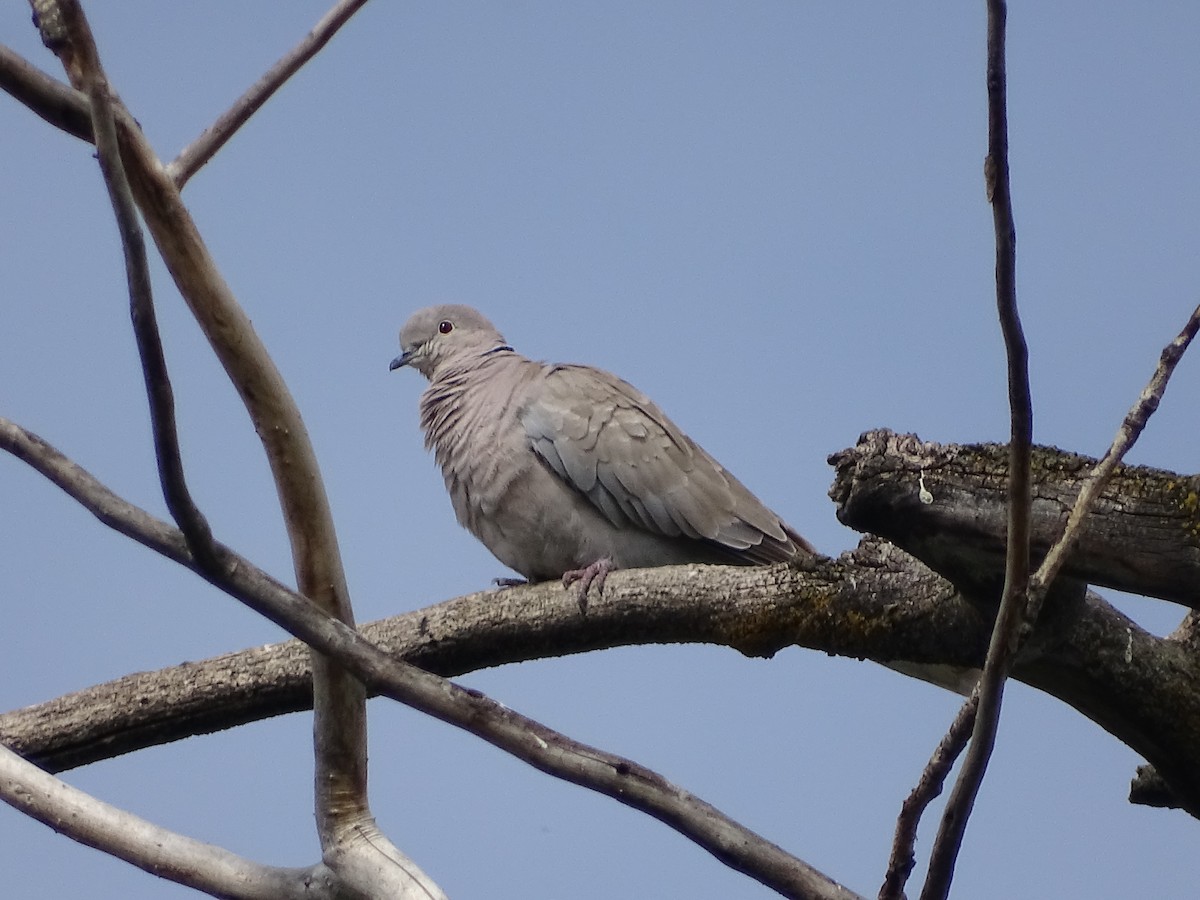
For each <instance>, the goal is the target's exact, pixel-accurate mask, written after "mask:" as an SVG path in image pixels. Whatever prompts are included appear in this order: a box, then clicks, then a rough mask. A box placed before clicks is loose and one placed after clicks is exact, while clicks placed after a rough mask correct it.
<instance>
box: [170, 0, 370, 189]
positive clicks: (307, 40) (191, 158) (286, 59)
mask: <svg viewBox="0 0 1200 900" xmlns="http://www.w3.org/2000/svg"><path fill="white" fill-rule="evenodd" d="M366 2H367V0H340V2H339V3H337V4H336V5H335V6H334V7H333V8H332V9H331V10H329V12H327V13H326V14H325V15H324V16H322V17H321V21H319V22H317V24H316V25H315V26H313V29H312V30H311V31H310V32H309V33H308V34H307V35H306V36H305V37H304V40H302V41H301V42H300V43H299V44H297V45H296V46H295V47H293V48H292V49H291V50H290V51H288V53H287V54H286V55H284V56H283V57H282V58H281V59H280V60H279V61H278V62H277V63H275V65H273V66H272V67H271V68H270V69H269V70H267V72H266V73H265V74H264V75H263V76H262V77H261V78H259V79H258V81H256V82H254V84H252V85H251V86H250V88H249V89H248V90H247V91H246V93H244V94H242V96H241V97H239V98H238V99H237V102H236V103H234V104H233V106H231V107H230V108H229V109H228V110H226V111H225V112H224V113H222V114H221V115H220V117H218V118H217V120H216V121H215V122H213V124H212V125H210V126H209V127H208V128H206V129H204V131H203V132H202V133H201V135H200V136H199V137H198V138H196V140H194V141H192V143H190V144H188V146H187V147H185V148H184V149H183V151H182V152H181V153H180V154H179V155H178V156H177V157H175V159H173V160H172V161H171V162H170V163H169V164H168V165H167V175H168V177H169V178H170V179H171V180H172V181H174V182H175V186H176V187H177V188H179V189H180V190H182V189H183V186H184V185H185V184H187V182H188V179H190V178H191V177H192V176H193V175H195V174H196V172H198V171H199V170H200V168H201V166H203V165H204V164H205V163H206V162H208V161H209V160H210V159H212V158H213V156H215V155H216V154H217V152H218V151H219V150H220V149H221V148H222V147H224V146H225V144H226V142H227V141H228V140H229V139H230V138H231V137H233V135H234V134H235V133H236V132H237V130H238V129H239V128H241V127H242V125H244V124H245V123H246V121H247V120H248V119H249V118H250V117H251V116H252V115H254V114H255V113H256V112H258V110H259V109H260V108H261V107H262V105H263V104H264V103H266V102H267V101H268V100H269V99H271V96H272V95H273V94H274V93H275V92H276V91H277V90H279V89H280V88H281V87H283V84H284V82H286V81H287V80H288V79H289V78H291V77H292V76H293V75H295V74H296V72H298V71H299V70H300V67H301V66H303V65H304V64H305V63H306V62H308V61H309V60H310V59H312V58H313V57H314V56H316V55H317V53H319V52H320V50H321V48H322V47H324V46H325V45H326V44H327V43H329V40H330V38H332V37H333V36H334V35H335V34H336V33H337V31H338V29H340V28H341V27H342V26H343V25H345V24H346V22H347V21H349V19H350V17H351V16H352V15H354V14H355V13H356V12H358V10H359V9H361V8H362V7H363V5H365V4H366Z"/></svg>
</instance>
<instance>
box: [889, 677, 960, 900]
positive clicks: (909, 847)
mask: <svg viewBox="0 0 1200 900" xmlns="http://www.w3.org/2000/svg"><path fill="white" fill-rule="evenodd" d="M978 702H979V697H978V695H977V694H972V695H971V697H970V698H969V699H968V700H967V702H966V703H964V704H963V705H962V706H961V707H959V710H958V715H957V716H955V717H954V721H953V722H952V723H951V724H950V728H949V730H948V731H947V732H946V734H945V736H943V737H942V740H941V742H940V743H939V744H938V745H937V749H936V750H934V751H933V756H932V758H931V759H930V760H929V763H928V765H926V766H925V770H924V771H923V772H922V773H921V779H920V781H918V782H917V785H916V787H914V788H913V789H912V792H911V793H910V794H909V795H908V797H907V798H906V799H905V801H904V804H903V805H902V806H901V808H900V815H899V816H898V817H897V818H896V833H895V836H894V837H893V838H892V852H891V855H890V856H889V858H888V865H887V871H886V873H885V874H884V878H883V886H882V887H880V889H879V900H903V898H904V885H905V883H907V881H908V877H909V875H911V874H912V870H913V867H914V866H915V865H916V864H917V859H916V855H915V853H914V849H915V847H916V844H917V826H918V825H919V824H920V823H921V816H922V815H923V814H924V812H925V810H926V809H927V808H928V806H929V804H930V803H932V802H933V801H934V800H936V799H937V797H938V796H939V795H940V794H941V793H942V788H943V786H944V785H945V783H946V778H947V777H949V775H950V770H951V769H952V768H954V763H955V760H957V759H958V756H959V754H960V753H962V751H963V748H964V747H966V745H967V741H968V740H970V738H971V726H972V725H973V724H974V722H975V710H976V708H977V706H978Z"/></svg>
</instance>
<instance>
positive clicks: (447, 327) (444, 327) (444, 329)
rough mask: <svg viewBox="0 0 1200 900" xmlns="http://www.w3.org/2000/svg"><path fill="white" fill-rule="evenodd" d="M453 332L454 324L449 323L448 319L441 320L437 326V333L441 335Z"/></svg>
mask: <svg viewBox="0 0 1200 900" xmlns="http://www.w3.org/2000/svg"><path fill="white" fill-rule="evenodd" d="M453 330H454V323H453V322H451V321H450V320H449V319H443V320H442V321H441V322H440V323H439V324H438V331H440V332H441V333H442V334H449V333H450V332H452V331H453Z"/></svg>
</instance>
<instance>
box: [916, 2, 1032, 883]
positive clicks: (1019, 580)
mask: <svg viewBox="0 0 1200 900" xmlns="http://www.w3.org/2000/svg"><path fill="white" fill-rule="evenodd" d="M987 13H988V16H987V17H988V29H987V94H988V155H987V161H986V164H985V178H986V181H987V189H988V190H987V192H988V200H989V201H991V204H992V219H993V223H994V227H995V232H996V304H997V308H998V312H999V317H1000V330H1001V332H1002V333H1003V335H1004V346H1005V349H1006V351H1007V354H1008V402H1009V409H1010V412H1011V420H1012V439H1011V441H1010V443H1009V483H1008V497H1009V500H1008V502H1009V507H1008V554H1007V562H1006V565H1005V572H1004V590H1003V593H1002V595H1001V598H1000V611H999V613H998V614H997V615H996V625H995V627H994V629H993V630H992V640H991V644H990V646H989V647H988V656H987V662H986V663H985V664H984V667H983V674H982V675H981V676H980V678H979V686H978V688H977V690H978V694H979V703H978V707H977V708H976V711H975V722H974V728H973V730H972V733H971V742H970V744H969V745H968V747H967V751H966V756H965V757H964V759H963V764H962V768H961V769H960V770H959V773H958V779H957V780H956V781H955V783H954V787H953V789H951V791H950V796H949V797H948V798H947V800H946V806H945V808H944V810H943V811H942V820H941V824H940V826H939V828H938V833H937V837H936V838H935V839H934V842H933V848H932V851H931V853H930V860H929V870H928V872H927V874H926V879H925V885H924V887H923V888H922V890H921V898H922V900H944V898H945V897H946V896H948V895H949V893H950V883H951V881H952V880H953V878H954V865H955V862H956V861H957V859H958V852H959V849H960V848H961V847H962V840H963V835H964V834H965V833H966V828H967V820H968V819H969V818H970V815H971V809H972V808H973V807H974V805H975V798H976V797H977V796H978V794H979V787H980V785H981V784H982V783H983V777H984V775H985V773H986V772H987V766H988V761H989V760H990V759H991V755H992V749H993V747H994V746H995V741H996V732H997V729H998V728H999V724H1000V708H1001V705H1002V703H1003V699H1004V682H1005V680H1006V679H1007V677H1008V673H1009V671H1010V669H1011V668H1012V662H1013V660H1014V659H1015V657H1016V651H1017V636H1018V633H1019V630H1020V627H1021V624H1022V621H1023V613H1024V612H1025V608H1026V597H1027V592H1028V589H1029V519H1030V506H1031V503H1032V496H1031V490H1030V458H1031V456H1030V455H1031V452H1032V447H1033V403H1032V400H1031V398H1030V392H1029V349H1028V347H1027V346H1026V344H1025V335H1024V332H1023V331H1022V329H1021V320H1020V316H1019V315H1018V312H1017V284H1016V260H1017V239H1016V225H1015V223H1014V221H1013V211H1012V194H1011V191H1010V187H1009V171H1008V111H1007V98H1006V94H1007V77H1006V73H1005V21H1006V19H1007V16H1008V8H1007V6H1006V4H1005V0H987Z"/></svg>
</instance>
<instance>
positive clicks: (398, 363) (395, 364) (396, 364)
mask: <svg viewBox="0 0 1200 900" xmlns="http://www.w3.org/2000/svg"><path fill="white" fill-rule="evenodd" d="M412 360H413V352H412V351H411V350H406V351H405V352H403V353H401V354H400V355H399V356H397V357H396V358H395V359H393V360H392V364H391V365H390V366H388V371H389V372H395V371H396V370H397V369H399V368H401V367H402V366H407V365H408V364H409V363H410V362H412Z"/></svg>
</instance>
